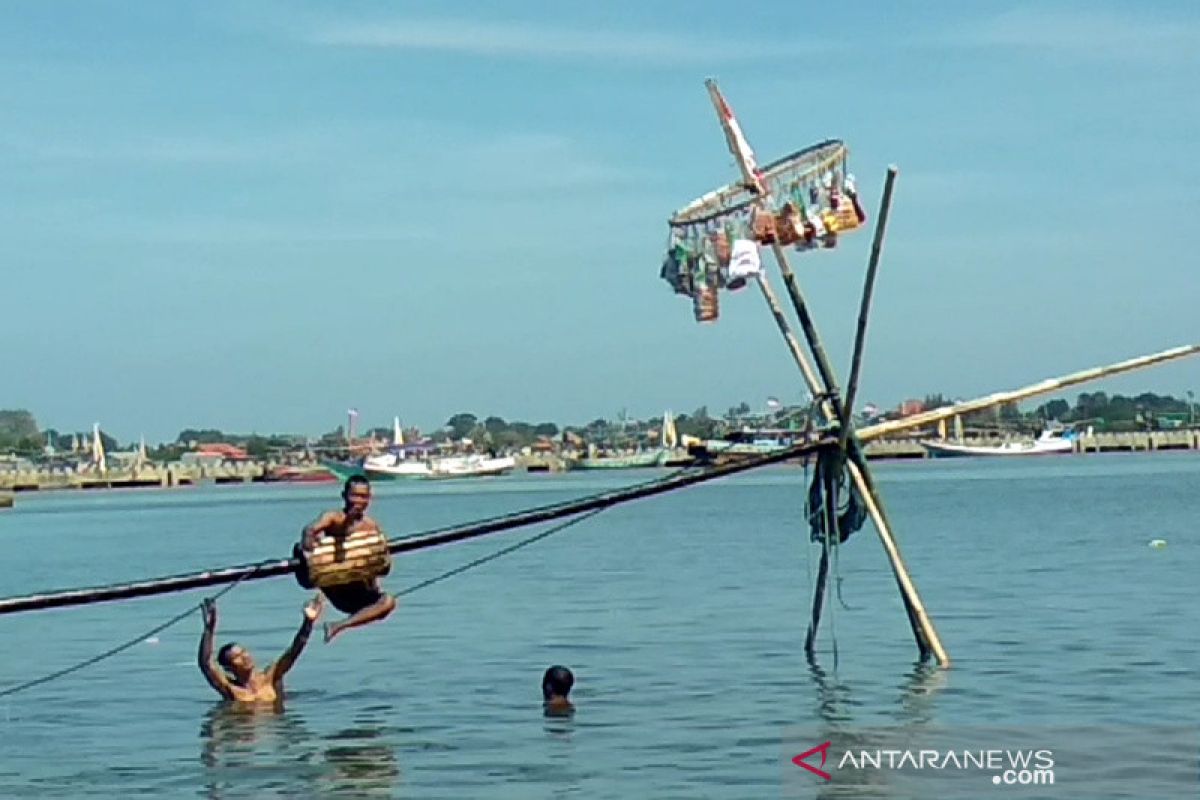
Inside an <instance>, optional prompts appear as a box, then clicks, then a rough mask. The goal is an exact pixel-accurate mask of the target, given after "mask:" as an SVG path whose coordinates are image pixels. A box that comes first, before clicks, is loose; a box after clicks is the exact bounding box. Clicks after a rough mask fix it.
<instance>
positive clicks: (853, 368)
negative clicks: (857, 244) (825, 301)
mask: <svg viewBox="0 0 1200 800" xmlns="http://www.w3.org/2000/svg"><path fill="white" fill-rule="evenodd" d="M895 183H896V168H895V167H888V171H887V177H886V178H884V181H883V199H882V200H880V201H879V213H878V215H877V216H876V218H875V238H874V240H873V241H872V242H871V257H870V259H869V260H868V261H867V276H866V278H865V279H864V280H863V294H862V304H861V305H860V306H859V309H858V329H857V330H856V331H855V334H854V355H853V356H852V357H851V359H850V377H849V378H847V379H846V401H845V406H846V414H847V416H849V418H850V420H851V421H853V419H854V399H855V395H857V394H858V376H859V373H860V371H861V370H862V356H863V349H864V346H865V344H866V340H867V318H868V316H869V315H870V313H871V299H872V297H874V295H875V275H876V273H878V272H879V256H880V254H881V253H882V252H883V235H884V232H885V231H886V230H887V220H888V213H889V212H890V211H891V208H892V187H893V186H894V185H895ZM849 435H850V428H849V426H847V427H845V428H842V447H843V448H845V445H846V437H847V436H849Z"/></svg>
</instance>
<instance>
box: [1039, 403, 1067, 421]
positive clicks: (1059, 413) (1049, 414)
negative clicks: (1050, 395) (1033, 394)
mask: <svg viewBox="0 0 1200 800" xmlns="http://www.w3.org/2000/svg"><path fill="white" fill-rule="evenodd" d="M1037 411H1038V414H1039V415H1040V416H1041V417H1043V418H1045V419H1057V420H1065V419H1066V418H1067V415H1068V414H1070V413H1071V404H1070V403H1068V402H1067V401H1066V400H1063V399H1062V398H1058V399H1056V400H1051V401H1050V402H1048V403H1043V404H1042V405H1040V406H1038V410H1037Z"/></svg>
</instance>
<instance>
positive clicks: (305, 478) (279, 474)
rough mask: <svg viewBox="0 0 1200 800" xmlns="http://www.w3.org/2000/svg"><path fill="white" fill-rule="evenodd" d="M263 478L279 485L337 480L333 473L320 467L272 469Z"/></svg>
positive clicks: (281, 467)
mask: <svg viewBox="0 0 1200 800" xmlns="http://www.w3.org/2000/svg"><path fill="white" fill-rule="evenodd" d="M264 478H265V480H267V481H269V482H279V483H331V482H333V481H336V480H337V476H336V475H335V474H334V473H332V472H330V470H329V469H328V468H327V467H325V466H320V465H314V466H280V467H274V468H273V469H271V470H270V471H269V472H267V474H266V475H265V476H264Z"/></svg>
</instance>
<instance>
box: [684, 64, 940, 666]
mask: <svg viewBox="0 0 1200 800" xmlns="http://www.w3.org/2000/svg"><path fill="white" fill-rule="evenodd" d="M705 86H706V87H707V88H708V91H709V97H710V99H711V100H712V103H713V107H714V108H715V109H716V112H717V116H718V118H719V119H720V122H721V128H722V130H723V131H724V132H725V140H726V142H727V143H728V145H729V149H730V152H731V153H732V154H733V156H734V158H735V159H736V160H737V162H738V166H739V168H740V169H741V172H742V177H743V179H744V180H745V183H746V186H747V188H748V189H750V190H751V191H752V192H753V193H754V194H755V195H756V196H757V203H758V205H759V206H760V207H762V206H765V203H766V200H767V197H768V196H767V192H766V187H764V186H763V184H762V181H761V180H760V178H759V176H758V174H757V173H756V171H755V165H754V160H753V156H752V154H751V153H750V149H749V145H748V144H747V143H746V140H745V138H744V137H743V135H742V132H741V129H740V127H739V126H738V123H737V120H736V119H735V118H734V116H733V112H732V110H730V108H729V105H728V104H727V103H726V102H725V98H724V97H722V96H721V93H720V90H719V89H718V88H717V85H716V82H715V81H713V80H711V79H710V80H707V81H705ZM772 251H773V252H774V253H775V261H776V263H777V264H778V266H779V271H780V273H781V274H782V275H783V280H784V285H785V286H786V287H787V289H788V293H789V295H790V296H791V300H792V305H793V307H794V308H795V311H796V316H797V317H798V319H799V321H800V327H801V330H802V331H803V332H804V335H805V339H806V340H807V342H808V345H809V349H810V350H811V351H812V354H813V359H814V361H815V362H816V368H817V371H818V374H814V372H813V369H812V367H811V366H810V365H809V364H808V360H807V359H806V358H805V356H804V354H803V352H802V351H800V349H799V343H798V342H797V341H796V337H795V336H794V335H793V334H791V331H790V327H789V326H788V324H787V320H786V318H785V317H783V315H782V311H781V310H780V309H779V307H778V301H775V302H774V303H773V304H772V303H771V302H770V301H771V300H772V299H773V293H771V292H770V291H769V287H767V284H766V281H765V276H760V280H759V284H760V286H763V287H764V297H767V298H768V303H769V304H771V305H772V312H773V314H774V315H775V317H776V323H777V324H778V325H779V326H780V330H781V331H783V332H784V338H785V340H786V341H787V343H788V346H789V349H791V350H792V355H793V357H794V358H795V359H796V361H797V364H799V365H800V371H801V373H803V375H804V378H805V381H806V382H807V383H808V384H809V391H810V392H812V394H813V396H815V397H822V398H824V399H823V400H822V402H821V404H820V405H821V409H822V413H823V414H824V415H825V417H826V419H827V420H828V421H830V422H833V421H835V420H836V421H837V422H838V423H839V424H840V425H841V428H842V429H843V430H845V429H846V428H847V427H848V425H849V423H850V420H849V419H848V414H847V411H846V409H845V408H844V407H843V406H842V405H841V404H840V403H837V402H832V401H831V399H830V398H836V397H837V394H838V386H837V382H836V379H835V377H834V375H833V370H832V368H831V367H830V365H829V359H828V358H827V357H826V355H825V350H824V347H823V346H822V344H821V340H820V336H819V335H818V333H817V330H816V325H815V324H814V322H813V319H812V315H811V314H809V312H808V306H807V304H806V303H805V301H804V296H803V294H802V293H801V292H800V287H799V285H798V284H797V282H796V276H795V273H794V272H793V271H792V269H791V265H790V264H788V261H787V255H786V254H785V253H784V251H783V247H782V245H780V244H779V243H778V241H776V242H775V243H774V244H773V245H772ZM848 444H849V453H848V455H849V458H850V460H849V461H848V463H847V465H846V467H847V471H848V472H849V474H850V477H851V480H853V481H854V484H855V486H856V488H857V489H858V491H859V494H860V495H861V496H862V498H863V502H864V504H865V505H866V507H867V512H868V513H869V514H870V516H871V519H872V521H873V522H874V523H875V530H876V532H877V533H878V535H879V538H880V541H881V542H882V543H883V546H884V550H885V552H886V553H887V555H888V559H889V561H890V562H891V567H892V573H893V574H894V576H895V578H896V582H897V584H898V585H899V587H900V593H901V597H902V598H903V600H904V604H905V611H906V613H907V615H908V618H909V622H910V624H911V625H912V627H913V634H914V637H915V639H916V641H917V647H918V648H919V650H920V652H921V655H922V657H924V656H926V655H928V653H929V652H932V653H933V655H934V657H935V658H937V661H938V663H939V664H940V665H942V666H949V664H950V658H949V655H948V654H947V653H946V650H945V648H944V647H943V646H942V643H941V639H940V638H939V637H938V635H937V631H936V630H935V629H934V627H933V623H932V621H931V620H930V619H929V616H928V614H927V613H926V612H925V607H924V604H923V603H922V602H921V598H920V595H919V594H918V593H917V589H916V586H915V584H914V583H913V581H912V578H911V576H910V575H909V574H908V569H907V567H905V565H904V560H903V558H902V557H901V555H900V548H899V545H898V544H897V543H896V541H895V538H894V537H893V535H892V531H891V526H890V524H889V523H888V520H887V518H886V516H885V514H884V511H883V506H882V503H881V502H880V499H879V496H878V494H877V492H876V490H875V486H874V481H873V480H872V479H871V476H870V472H869V470H868V469H867V464H866V458H865V457H864V456H863V454H862V451H861V446H860V445H859V442H858V439H857V437H854V436H851V437H850V438H849V440H848Z"/></svg>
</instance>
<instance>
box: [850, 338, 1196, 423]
mask: <svg viewBox="0 0 1200 800" xmlns="http://www.w3.org/2000/svg"><path fill="white" fill-rule="evenodd" d="M1197 353H1200V344H1189V345H1183V346H1181V347H1172V348H1170V349H1169V350H1162V351H1160V352H1158V353H1152V354H1150V355H1148V356H1138V357H1137V358H1130V359H1126V360H1125V361H1118V362H1117V363H1115V364H1109V365H1108V366H1106V367H1092V368H1090V369H1084V370H1080V371H1079V372H1072V373H1070V374H1069V375H1063V376H1062V377H1060V378H1047V379H1046V380H1043V381H1038V382H1037V383H1032V384H1030V385H1028V386H1024V387H1022V388H1020V389H1012V390H1010V391H1007V392H994V393H993V394H989V395H986V396H984V397H978V398H975V399H974V400H967V401H966V402H963V403H958V404H956V405H952V406H946V407H944V408H935V409H934V410H932V411H925V412H922V413H920V414H913V415H912V416H911V417H905V418H904V419H896V420H889V421H888V422H880V423H876V424H875V425H866V426H864V427H862V428H859V429H858V438H859V439H861V440H864V441H867V440H871V439H878V438H880V437H883V436H887V435H889V434H892V433H900V432H901V431H907V430H911V429H913V428H919V427H921V426H923V425H928V424H930V423H932V422H937V421H938V420H943V419H949V418H950V417H954V416H957V415H959V414H968V413H971V412H973V411H982V410H984V409H986V408H991V407H992V406H998V405H1000V404H1002V403H1014V402H1017V401H1019V400H1026V399H1028V398H1030V397H1036V396H1037V395H1040V394H1049V393H1051V392H1057V391H1061V390H1062V389H1066V388H1067V387H1069V386H1075V385H1077V384H1080V383H1087V382H1089V381H1094V380H1098V379H1100V378H1107V377H1111V376H1113V375H1120V374H1121V373H1123V372H1132V371H1133V370H1136V369H1144V368H1146V367H1152V366H1154V365H1155V364H1162V363H1165V362H1167V361H1174V360H1175V359H1177V358H1185V357H1187V356H1193V355H1196V354H1197Z"/></svg>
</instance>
